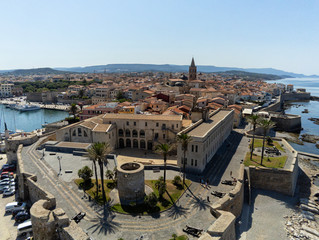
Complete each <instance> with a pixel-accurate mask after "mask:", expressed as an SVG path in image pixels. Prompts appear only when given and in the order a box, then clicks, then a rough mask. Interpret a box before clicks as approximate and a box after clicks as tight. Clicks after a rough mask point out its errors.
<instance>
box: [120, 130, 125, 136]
mask: <svg viewBox="0 0 319 240" xmlns="http://www.w3.org/2000/svg"><path fill="white" fill-rule="evenodd" d="M123 135H124V132H123V129H119V136H120V137H123Z"/></svg>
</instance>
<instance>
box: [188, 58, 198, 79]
mask: <svg viewBox="0 0 319 240" xmlns="http://www.w3.org/2000/svg"><path fill="white" fill-rule="evenodd" d="M196 75H197V67H196V66H195V61H194V58H192V63H191V65H190V66H189V72H188V80H189V81H193V80H196Z"/></svg>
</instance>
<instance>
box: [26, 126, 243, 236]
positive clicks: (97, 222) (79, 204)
mask: <svg viewBox="0 0 319 240" xmlns="http://www.w3.org/2000/svg"><path fill="white" fill-rule="evenodd" d="M35 148H36V144H33V145H31V146H28V147H25V148H23V152H22V157H23V160H24V162H25V169H26V171H28V172H31V173H34V174H36V175H37V176H38V182H39V183H40V184H41V185H42V186H43V187H44V188H45V189H46V190H48V191H49V192H51V193H52V194H53V195H55V197H56V199H57V207H61V208H63V209H64V210H65V211H66V213H67V214H68V215H69V217H72V216H73V215H75V214H76V213H78V212H80V211H84V212H86V213H87V216H86V217H85V218H84V219H83V220H82V221H81V222H80V223H79V225H80V226H81V227H82V228H83V229H85V230H87V231H88V232H89V234H90V235H91V236H93V237H94V238H95V239H118V238H121V237H122V238H123V239H125V240H126V239H137V238H140V237H141V236H143V238H144V239H168V238H169V237H170V236H171V235H172V234H173V233H176V234H182V233H183V232H182V229H183V228H184V227H185V225H186V224H187V225H190V226H194V227H198V228H201V229H204V230H206V229H207V228H208V226H209V225H211V224H212V223H213V222H214V221H215V218H214V217H213V216H212V215H211V214H210V211H209V204H210V203H209V202H208V201H207V196H209V197H210V199H209V200H210V202H214V201H216V200H217V199H216V198H215V197H213V196H212V195H210V192H211V190H212V189H214V190H215V189H217V190H219V191H223V192H227V191H230V190H231V189H232V188H233V187H232V186H226V185H222V184H220V181H221V180H224V179H229V178H230V171H232V176H233V177H235V178H237V176H238V169H239V165H240V161H241V160H242V159H243V158H244V155H245V153H246V152H247V149H248V139H247V138H246V137H242V135H241V134H240V133H238V132H235V131H233V132H232V134H231V135H230V136H229V138H228V139H227V140H226V142H225V143H224V145H223V146H222V147H221V148H220V149H219V150H218V152H217V154H216V155H215V156H214V158H213V159H212V160H211V161H210V164H209V166H208V167H207V168H206V170H205V172H204V177H203V178H204V179H209V183H210V186H209V189H206V187H204V186H201V184H200V183H199V176H194V175H189V174H188V175H187V178H189V179H191V180H192V181H193V183H192V184H191V186H190V187H189V189H188V190H187V191H186V192H185V194H184V195H183V196H182V197H181V198H180V200H179V201H178V202H177V203H176V204H175V206H173V207H172V208H171V209H169V210H167V211H165V212H162V213H160V214H155V215H152V216H138V215H136V216H133V215H123V214H117V213H112V212H109V211H107V210H104V209H103V208H102V207H100V206H96V205H94V204H93V203H92V202H88V201H87V200H86V199H82V195H83V192H82V191H80V190H78V188H77V186H76V185H75V184H74V183H73V182H69V183H66V182H64V181H61V180H60V179H59V178H58V177H57V173H56V172H55V170H53V169H52V168H51V167H50V165H49V164H48V163H46V162H45V161H43V160H40V158H41V154H40V153H38V152H37V151H36V150H35ZM190 239H193V238H192V237H190Z"/></svg>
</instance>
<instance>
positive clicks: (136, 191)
mask: <svg viewBox="0 0 319 240" xmlns="http://www.w3.org/2000/svg"><path fill="white" fill-rule="evenodd" d="M134 192H135V206H137V193H138V190H135V191H134Z"/></svg>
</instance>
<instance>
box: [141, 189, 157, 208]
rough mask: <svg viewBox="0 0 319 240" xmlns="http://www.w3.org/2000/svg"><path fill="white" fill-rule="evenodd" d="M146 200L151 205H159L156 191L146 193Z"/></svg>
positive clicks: (152, 206)
mask: <svg viewBox="0 0 319 240" xmlns="http://www.w3.org/2000/svg"><path fill="white" fill-rule="evenodd" d="M144 202H145V203H146V204H147V205H148V206H149V207H150V208H154V207H156V205H157V202H158V198H157V197H156V194H155V193H153V192H152V193H150V194H149V195H146V196H145V198H144Z"/></svg>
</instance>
